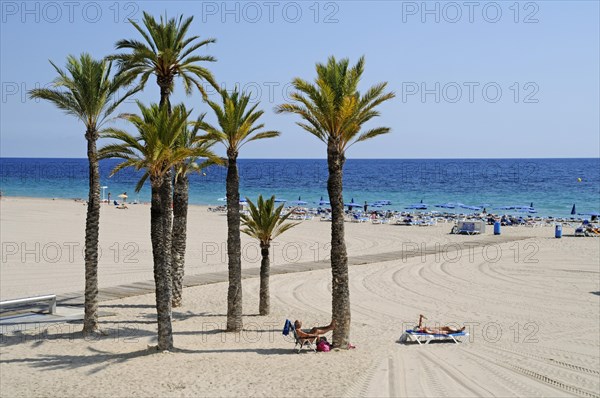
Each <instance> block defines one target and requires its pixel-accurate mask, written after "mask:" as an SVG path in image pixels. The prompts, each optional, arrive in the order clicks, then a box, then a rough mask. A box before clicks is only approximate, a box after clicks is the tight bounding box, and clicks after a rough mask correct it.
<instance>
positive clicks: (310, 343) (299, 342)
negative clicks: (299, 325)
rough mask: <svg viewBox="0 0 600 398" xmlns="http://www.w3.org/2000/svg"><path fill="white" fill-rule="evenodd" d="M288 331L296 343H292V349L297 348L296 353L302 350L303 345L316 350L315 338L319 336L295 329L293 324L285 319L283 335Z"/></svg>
mask: <svg viewBox="0 0 600 398" xmlns="http://www.w3.org/2000/svg"><path fill="white" fill-rule="evenodd" d="M290 332H291V333H292V336H294V342H295V343H296V344H294V350H295V349H296V347H298V350H297V351H296V352H297V353H298V354H300V351H302V349H303V348H304V347H305V346H307V347H308V348H309V349H312V350H313V351H314V352H317V339H318V338H319V336H317V335H311V334H307V333H304V332H303V331H302V330H296V327H295V326H294V324H293V323H292V322H291V321H290V320H289V319H286V320H285V325H284V327H283V335H284V336H287V335H289V334H290Z"/></svg>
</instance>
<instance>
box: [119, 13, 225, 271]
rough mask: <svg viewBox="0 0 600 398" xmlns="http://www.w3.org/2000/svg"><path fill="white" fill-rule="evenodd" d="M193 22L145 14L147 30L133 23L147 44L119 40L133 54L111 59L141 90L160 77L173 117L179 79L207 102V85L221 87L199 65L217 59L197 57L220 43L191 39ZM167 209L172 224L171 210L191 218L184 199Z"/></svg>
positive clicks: (177, 250)
mask: <svg viewBox="0 0 600 398" xmlns="http://www.w3.org/2000/svg"><path fill="white" fill-rule="evenodd" d="M193 19H194V18H193V17H189V18H186V19H183V15H181V16H179V17H178V18H170V19H167V18H166V16H165V18H163V17H162V16H161V17H160V20H159V21H157V20H156V19H155V18H154V17H153V16H152V15H150V14H148V13H146V12H144V16H143V19H142V22H143V25H144V28H145V29H143V28H142V27H141V26H140V25H139V24H138V23H136V22H135V21H132V20H129V22H131V24H132V25H133V26H134V27H135V29H136V30H137V31H138V32H139V34H140V35H141V36H142V37H143V39H144V40H143V41H139V40H135V39H133V40H119V41H118V42H117V43H116V48H117V49H118V50H129V52H126V53H121V54H114V55H111V56H109V57H108V58H109V59H112V60H116V61H117V64H118V66H119V74H122V75H123V76H125V78H126V80H127V81H134V80H136V79H137V78H138V77H139V86H140V87H142V88H143V87H145V86H146V83H147V82H148V79H149V78H150V76H152V75H154V76H156V83H157V84H158V86H159V88H160V105H161V106H165V107H166V108H167V110H168V112H169V113H170V112H171V102H170V97H171V93H172V92H173V89H174V86H175V84H174V83H175V77H177V76H179V77H180V78H181V80H182V82H183V87H184V89H185V92H186V94H188V95H190V94H191V93H192V89H193V87H196V88H197V89H198V90H199V91H200V93H202V95H203V97H205V98H206V92H205V90H204V87H203V86H202V84H203V82H208V83H209V84H211V85H212V86H213V87H215V88H216V87H217V84H216V82H215V79H214V77H213V75H212V73H211V72H210V71H209V70H208V69H206V68H204V67H202V66H200V65H199V63H201V62H214V61H215V58H214V57H212V56H209V55H202V56H201V55H195V52H197V51H199V50H200V49H202V47H205V46H208V45H209V44H211V43H215V42H216V40H215V39H206V40H199V39H200V37H199V36H188V30H189V28H190V25H191V23H192V21H193ZM164 178H165V180H167V181H165V183H166V184H171V185H172V184H173V181H172V180H173V174H172V171H171V170H169V171H168V172H167V173H165V175H164ZM179 182H180V184H183V181H181V180H179ZM182 189H183V190H184V191H186V192H187V189H186V188H185V187H178V188H177V189H172V190H173V192H182ZM186 195H187V194H186ZM175 202H176V203H175ZM166 206H167V208H168V209H169V213H168V215H167V216H166V217H167V218H168V219H169V220H170V219H171V217H172V214H171V207H172V208H173V213H177V214H183V213H186V214H187V201H183V200H180V197H174V198H170V199H169V203H167V204H166ZM179 206H186V208H185V209H181V208H180V207H179ZM169 220H167V222H166V223H165V228H167V227H170V226H171V225H172V223H171V222H170V221H169ZM176 226H177V228H179V227H180V226H181V224H180V223H178V224H176ZM178 232H179V230H177V231H172V230H166V229H165V231H164V235H165V239H171V238H172V234H173V233H178ZM173 238H174V239H175V246H174V247H173V250H174V253H184V254H185V246H184V247H182V246H181V245H182V244H183V245H185V239H183V240H182V239H181V235H180V234H179V235H178V236H175V237H173ZM172 260H173V259H172V258H171V256H168V258H167V262H169V263H170V264H171V263H172Z"/></svg>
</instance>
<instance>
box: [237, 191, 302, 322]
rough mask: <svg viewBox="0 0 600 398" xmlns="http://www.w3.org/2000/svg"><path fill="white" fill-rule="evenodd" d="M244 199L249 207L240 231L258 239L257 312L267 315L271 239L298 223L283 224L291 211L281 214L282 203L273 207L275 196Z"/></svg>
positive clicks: (243, 217)
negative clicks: (258, 276) (255, 201)
mask: <svg viewBox="0 0 600 398" xmlns="http://www.w3.org/2000/svg"><path fill="white" fill-rule="evenodd" d="M246 201H247V202H248V207H249V208H250V214H249V215H246V214H242V216H241V217H242V225H243V226H244V227H245V228H243V229H242V232H243V233H245V234H246V235H248V236H251V237H253V238H255V239H257V240H258V242H259V244H260V254H261V256H262V260H261V262H260V294H259V305H258V312H259V314H260V315H269V311H270V302H269V301H270V300H269V268H270V262H269V248H270V247H271V241H272V240H273V239H275V238H276V237H278V236H279V235H281V234H282V233H284V232H285V231H287V230H288V229H290V228H293V227H295V226H296V225H298V224H300V223H298V222H296V223H287V224H284V222H285V221H286V220H287V219H288V217H289V216H290V215H291V214H292V212H289V213H287V214H284V215H282V214H281V213H282V211H283V204H282V205H280V206H279V207H277V208H275V196H271V199H268V200H266V201H265V200H263V197H262V195H259V197H258V202H257V204H256V205H255V204H254V203H252V201H251V200H250V199H248V198H246Z"/></svg>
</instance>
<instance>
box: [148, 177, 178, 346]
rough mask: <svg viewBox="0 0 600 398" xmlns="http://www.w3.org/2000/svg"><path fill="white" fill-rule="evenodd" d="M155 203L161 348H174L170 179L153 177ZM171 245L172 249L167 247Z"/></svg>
mask: <svg viewBox="0 0 600 398" xmlns="http://www.w3.org/2000/svg"><path fill="white" fill-rule="evenodd" d="M150 182H151V185H152V202H151V206H150V238H151V240H152V257H153V260H154V284H155V286H156V313H157V318H158V349H159V350H170V349H172V348H173V331H172V327H171V279H170V271H171V270H170V262H169V259H170V257H171V253H170V236H171V231H170V230H167V229H166V226H167V224H169V225H170V211H171V209H170V208H168V207H167V206H170V202H171V200H170V199H168V198H166V197H167V196H170V195H171V189H170V188H171V184H170V180H168V179H167V178H162V177H151V178H150ZM167 245H168V246H167Z"/></svg>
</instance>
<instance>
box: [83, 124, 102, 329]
mask: <svg viewBox="0 0 600 398" xmlns="http://www.w3.org/2000/svg"><path fill="white" fill-rule="evenodd" d="M86 139H87V156H88V162H89V196H88V204H87V215H86V218H85V302H84V307H85V312H84V319H83V333H84V334H88V333H92V332H94V331H97V330H98V235H99V228H100V168H99V165H98V151H97V149H96V141H97V139H98V132H97V131H95V130H88V131H87V132H86Z"/></svg>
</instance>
